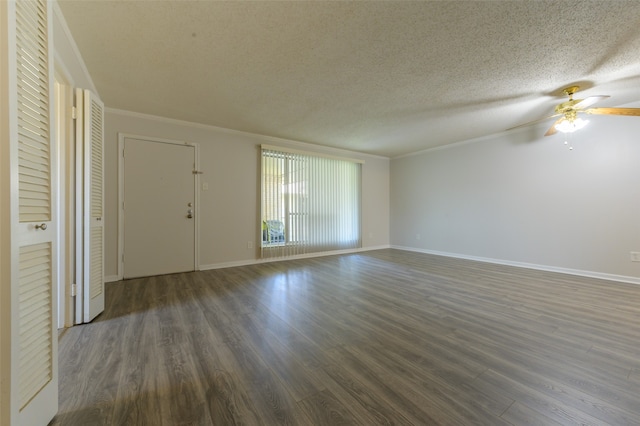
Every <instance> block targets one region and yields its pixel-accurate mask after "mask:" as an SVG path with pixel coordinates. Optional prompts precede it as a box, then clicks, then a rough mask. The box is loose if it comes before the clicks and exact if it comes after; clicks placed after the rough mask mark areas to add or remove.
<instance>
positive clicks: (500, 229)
mask: <svg viewBox="0 0 640 426" xmlns="http://www.w3.org/2000/svg"><path fill="white" fill-rule="evenodd" d="M589 118H590V119H591V123H590V124H589V127H588V128H586V129H584V130H583V131H581V132H577V133H575V134H573V135H572V144H573V146H574V149H573V150H572V151H570V150H569V149H568V148H567V147H566V146H564V145H563V141H564V137H563V135H556V136H553V137H539V136H538V135H542V134H543V133H544V132H545V131H546V129H545V128H544V126H538V127H533V128H528V129H522V130H518V131H512V132H509V133H506V134H502V135H497V136H494V137H490V138H484V139H481V140H476V141H471V142H468V143H462V144H458V145H456V146H450V147H448V148H443V149H434V150H430V151H426V152H424V153H421V154H417V155H413V156H407V157H403V158H397V159H394V160H392V162H391V236H392V237H391V244H392V246H396V247H408V248H412V249H415V250H419V251H426V252H434V253H446V254H450V255H454V256H460V257H471V258H483V259H491V260H494V261H497V262H499V263H514V264H531V265H535V266H537V267H541V268H542V269H551V270H565V271H567V272H573V273H578V274H585V275H592V276H604V277H610V278H617V279H623V280H626V281H631V282H638V283H640V263H637V262H636V263H632V262H631V261H630V255H629V252H630V251H640V140H638V135H639V134H640V119H638V118H633V117H614V116H608V117H597V116H591V117H589ZM532 135H535V136H532Z"/></svg>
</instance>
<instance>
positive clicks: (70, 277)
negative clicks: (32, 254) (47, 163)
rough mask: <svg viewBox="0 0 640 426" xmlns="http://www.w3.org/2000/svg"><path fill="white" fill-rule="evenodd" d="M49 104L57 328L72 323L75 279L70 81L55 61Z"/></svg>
mask: <svg viewBox="0 0 640 426" xmlns="http://www.w3.org/2000/svg"><path fill="white" fill-rule="evenodd" d="M52 107H53V108H54V117H55V120H56V131H55V143H56V146H57V150H58V155H57V158H56V161H57V164H58V203H57V205H56V209H57V211H58V222H59V223H58V232H59V241H58V294H57V303H58V318H57V321H58V329H61V328H66V327H71V326H73V325H74V311H75V309H74V297H75V296H73V292H72V288H71V286H72V285H73V284H74V283H75V282H76V280H75V264H76V262H77V261H78V259H77V258H76V256H75V219H76V218H75V140H74V134H73V131H74V122H73V120H74V119H73V117H72V112H71V109H72V108H73V83H72V79H71V77H70V76H69V73H68V71H67V70H66V69H65V68H64V67H63V66H62V65H61V64H60V63H59V62H58V61H55V68H54V96H53V102H52Z"/></svg>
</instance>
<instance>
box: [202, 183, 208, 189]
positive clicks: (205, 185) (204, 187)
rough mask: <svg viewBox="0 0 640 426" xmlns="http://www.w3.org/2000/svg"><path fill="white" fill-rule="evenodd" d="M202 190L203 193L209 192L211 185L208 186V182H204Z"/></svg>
mask: <svg viewBox="0 0 640 426" xmlns="http://www.w3.org/2000/svg"><path fill="white" fill-rule="evenodd" d="M202 190H203V191H208V190H209V184H208V183H207V182H204V183H203V184H202Z"/></svg>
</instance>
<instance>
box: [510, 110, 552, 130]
mask: <svg viewBox="0 0 640 426" xmlns="http://www.w3.org/2000/svg"><path fill="white" fill-rule="evenodd" d="M560 115H562V114H553V115H550V116H548V117H544V118H541V119H539V120H534V121H529V122H528V123H524V124H518V125H517V126H513V127H509V128H508V129H507V130H506V131H508V130H513V129H518V128H520V127H526V126H532V125H534V124H538V123H542V122H543V121H547V120H548V119H550V118H554V117H558V116H560Z"/></svg>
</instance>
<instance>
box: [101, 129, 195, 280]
mask: <svg viewBox="0 0 640 426" xmlns="http://www.w3.org/2000/svg"><path fill="white" fill-rule="evenodd" d="M127 138H130V139H141V140H144V141H148V142H156V143H166V144H171V145H180V146H190V147H193V148H194V154H193V156H194V159H193V161H194V163H195V168H196V170H200V145H199V144H197V143H191V142H184V141H180V140H175V139H165V138H157V137H154V136H144V135H136V134H132V133H118V258H117V265H118V268H117V275H111V276H110V277H109V280H111V281H120V280H122V279H124V261H123V258H122V254H123V253H124V209H123V208H122V206H123V204H124V163H123V161H122V158H123V150H124V141H125V139H127ZM194 177H195V179H194V180H193V185H194V188H193V191H194V194H195V195H194V197H195V199H194V203H195V209H194V210H195V219H196V221H195V224H194V226H195V230H194V253H193V270H194V271H197V270H199V263H200V237H199V235H200V191H199V188H200V174H199V173H198V174H195V175H194ZM105 282H107V278H106V277H105Z"/></svg>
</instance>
